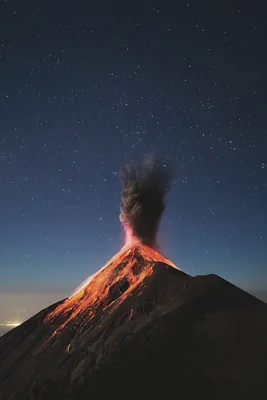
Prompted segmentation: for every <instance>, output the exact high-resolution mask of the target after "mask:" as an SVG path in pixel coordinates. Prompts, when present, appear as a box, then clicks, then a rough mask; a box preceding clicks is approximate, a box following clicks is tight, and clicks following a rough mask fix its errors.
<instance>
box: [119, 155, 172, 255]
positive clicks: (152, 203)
mask: <svg viewBox="0 0 267 400" xmlns="http://www.w3.org/2000/svg"><path fill="white" fill-rule="evenodd" d="M120 178H121V182H122V192H121V207H120V221H121V223H122V225H123V228H124V231H125V236H126V243H125V244H126V245H131V244H132V243H133V242H135V241H140V242H141V243H142V244H145V245H147V246H150V247H152V248H156V247H157V244H156V236H157V231H158V226H159V222H160V218H161V215H162V213H163V211H164V209H165V203H164V199H165V196H166V194H167V192H168V190H169V189H170V179H171V169H170V166H169V165H168V164H167V162H166V160H164V159H163V158H156V157H154V156H149V157H147V158H146V159H145V160H144V161H143V162H142V163H140V164H139V165H135V166H126V167H125V168H124V169H123V170H122V171H121V174H120Z"/></svg>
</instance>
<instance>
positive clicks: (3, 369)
mask: <svg viewBox="0 0 267 400" xmlns="http://www.w3.org/2000/svg"><path fill="white" fill-rule="evenodd" d="M266 360H267V306H266V304H265V303H263V302H261V301H260V300H258V299H256V298H254V297H253V296H251V295H249V294H248V293H246V292H244V291H242V290H241V289H239V288H237V287H236V286H234V285H232V284H231V283H229V282H227V281H225V280H224V279H222V278H220V277H218V276H216V275H205V276H195V277H191V276H189V275H187V274H185V273H184V272H182V271H180V270H179V269H177V268H176V267H175V266H174V265H173V264H172V263H171V262H169V261H168V260H166V259H165V258H164V257H163V256H162V255H160V254H159V253H158V252H156V251H155V250H153V249H152V248H149V247H147V246H145V245H142V244H140V243H139V244H135V245H133V246H132V247H130V248H126V247H124V248H123V249H122V250H121V251H120V252H119V253H118V254H117V255H115V256H114V257H113V259H111V260H110V261H109V262H108V263H107V265H106V266H105V267H103V268H102V269H101V270H100V271H99V272H98V273H97V274H95V275H94V276H93V277H92V278H91V280H89V281H88V282H87V284H86V285H85V287H82V288H80V290H78V291H77V293H75V294H74V295H73V296H72V297H70V298H69V299H66V300H63V301H61V302H59V303H57V304H54V305H52V306H50V307H48V308H47V309H45V310H43V311H41V312H39V313H38V314H37V315H35V316H34V317H32V318H30V319H29V320H28V321H26V322H25V323H23V324H22V325H21V326H19V327H17V328H15V329H13V330H12V331H11V332H8V333H7V334H6V335H4V336H3V337H1V338H0V399H5V400H9V399H20V400H24V399H43V400H44V399H77V400H82V399H90V400H91V399H96V400H113V399H114V400H115V399H116V400H119V399H126V400H132V399H165V398H166V399H179V400H185V399H190V400H191V399H200V398H205V399H212V400H219V399H220V400H225V399H227V400H229V399H235V400H237V399H242V400H245V399H247V400H251V399H257V400H258V399H259V400H260V399H266V398H267V384H266V376H267V362H266Z"/></svg>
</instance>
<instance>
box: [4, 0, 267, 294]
mask: <svg viewBox="0 0 267 400" xmlns="http://www.w3.org/2000/svg"><path fill="white" fill-rule="evenodd" d="M266 71H267V4H266V2H265V1H259V0H253V1H241V0H240V1H217V2H215V1H198V0H194V1H188V2H186V1H176V2H175V1H157V0H155V1H152V0H151V1H144V0H142V1H139V0H137V1H136V0H135V1H131V2H130V1H129V2H125V1H102V0H99V1H97V2H91V1H78V0H65V1H61V0H57V1H50V0H47V1H36V0H35V1H33V0H27V1H26V0H24V1H23V0H13V1H12V0H5V1H4V0H3V1H1V6H0V194H1V197H0V224H1V241H0V291H1V292H12V293H16V292H27V293H28V292H47V293H50V292H53V293H54V292H57V291H58V292H61V291H66V292H68V293H71V291H72V290H73V289H74V288H75V287H76V286H78V285H79V283H80V282H81V281H82V280H84V279H85V278H86V277H87V276H89V275H90V274H91V273H93V272H95V271H96V270H97V269H99V268H100V267H101V266H102V265H103V264H104V263H105V262H106V261H107V260H108V258H110V257H111V256H112V255H113V254H114V253H115V252H117V251H118V250H119V249H120V247H121V246H122V244H123V233H122V229H121V226H120V221H119V205H120V204H119V203H120V182H119V177H118V173H119V171H120V169H121V168H122V167H123V166H124V165H125V164H131V163H132V162H138V161H140V160H142V159H143V158H144V156H145V155H146V154H148V153H151V152H152V153H155V154H156V155H159V156H165V157H167V159H168V160H169V162H170V164H171V165H172V167H173V171H174V178H173V184H172V189H171V191H170V192H169V194H168V196H167V207H166V210H165V213H164V217H163V219H162V223H161V227H160V233H159V244H160V247H161V249H162V252H163V253H164V254H165V255H166V256H167V257H169V258H171V259H172V260H173V261H174V262H175V263H176V264H177V265H178V266H179V267H180V268H181V269H183V270H184V271H186V272H187V273H189V274H192V275H196V274H206V273H216V274H218V275H220V276H222V277H224V278H225V279H227V280H230V281H231V282H233V283H235V284H237V285H239V286H240V287H243V288H249V289H262V290H263V289H266V288H267V270H266V254H267V250H266V249H267V213H266V204H267V179H266V178H267V123H266V115H267V108H266V105H267V74H266Z"/></svg>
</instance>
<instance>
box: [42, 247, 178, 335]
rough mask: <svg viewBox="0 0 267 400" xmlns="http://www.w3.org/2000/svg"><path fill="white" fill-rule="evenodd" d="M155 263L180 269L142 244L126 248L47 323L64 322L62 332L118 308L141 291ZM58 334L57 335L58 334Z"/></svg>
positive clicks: (49, 318) (47, 320)
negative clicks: (79, 321) (68, 327)
mask: <svg viewBox="0 0 267 400" xmlns="http://www.w3.org/2000/svg"><path fill="white" fill-rule="evenodd" d="M156 262H163V263H165V264H168V265H170V266H172V267H174V268H176V269H177V267H176V266H175V265H174V264H173V263H172V262H171V261H170V260H168V259H166V258H165V257H164V256H163V255H161V254H160V253H159V252H158V251H156V250H155V249H152V248H151V247H148V246H146V245H144V244H142V243H140V242H139V243H137V244H135V245H133V246H131V247H128V246H124V247H123V248H122V249H121V250H120V251H119V252H118V253H117V254H116V255H115V256H114V257H112V258H111V259H110V260H109V261H108V262H107V264H106V265H105V266H104V267H103V268H101V269H100V270H99V271H98V272H97V273H96V274H94V275H93V276H92V277H90V278H89V280H87V281H85V283H84V284H83V285H81V286H80V287H79V288H78V289H77V290H76V291H75V292H74V294H73V295H72V296H71V297H69V298H68V299H66V300H65V302H63V303H62V304H61V305H60V306H58V307H57V308H56V309H55V310H54V311H53V312H52V313H50V314H49V315H48V316H47V318H46V322H50V323H53V321H54V320H55V319H56V318H58V317H59V318H60V320H61V321H62V323H61V325H60V328H59V329H57V332H59V331H60V330H61V329H63V328H64V327H65V326H66V325H67V324H68V323H70V322H71V321H72V320H74V319H75V322H76V321H77V318H78V319H82V318H83V317H84V316H85V315H86V317H87V320H91V319H93V318H94V317H96V316H97V314H98V313H99V312H103V311H104V310H107V309H109V310H111V309H112V308H116V307H117V306H118V305H119V304H121V303H122V302H123V300H124V299H125V298H126V297H127V296H129V295H130V294H132V292H133V291H134V290H136V295H138V293H137V292H140V290H141V288H142V286H143V285H144V283H145V279H146V278H147V277H148V276H150V275H151V274H152V272H153V266H154V264H155V263H156ZM57 332H55V333H57Z"/></svg>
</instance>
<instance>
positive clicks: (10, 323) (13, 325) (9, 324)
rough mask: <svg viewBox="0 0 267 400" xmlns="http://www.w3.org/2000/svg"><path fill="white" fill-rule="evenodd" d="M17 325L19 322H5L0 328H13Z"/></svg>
mask: <svg viewBox="0 0 267 400" xmlns="http://www.w3.org/2000/svg"><path fill="white" fill-rule="evenodd" d="M19 325H21V322H6V323H5V324H0V326H9V327H13V328H15V327H16V326H19Z"/></svg>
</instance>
